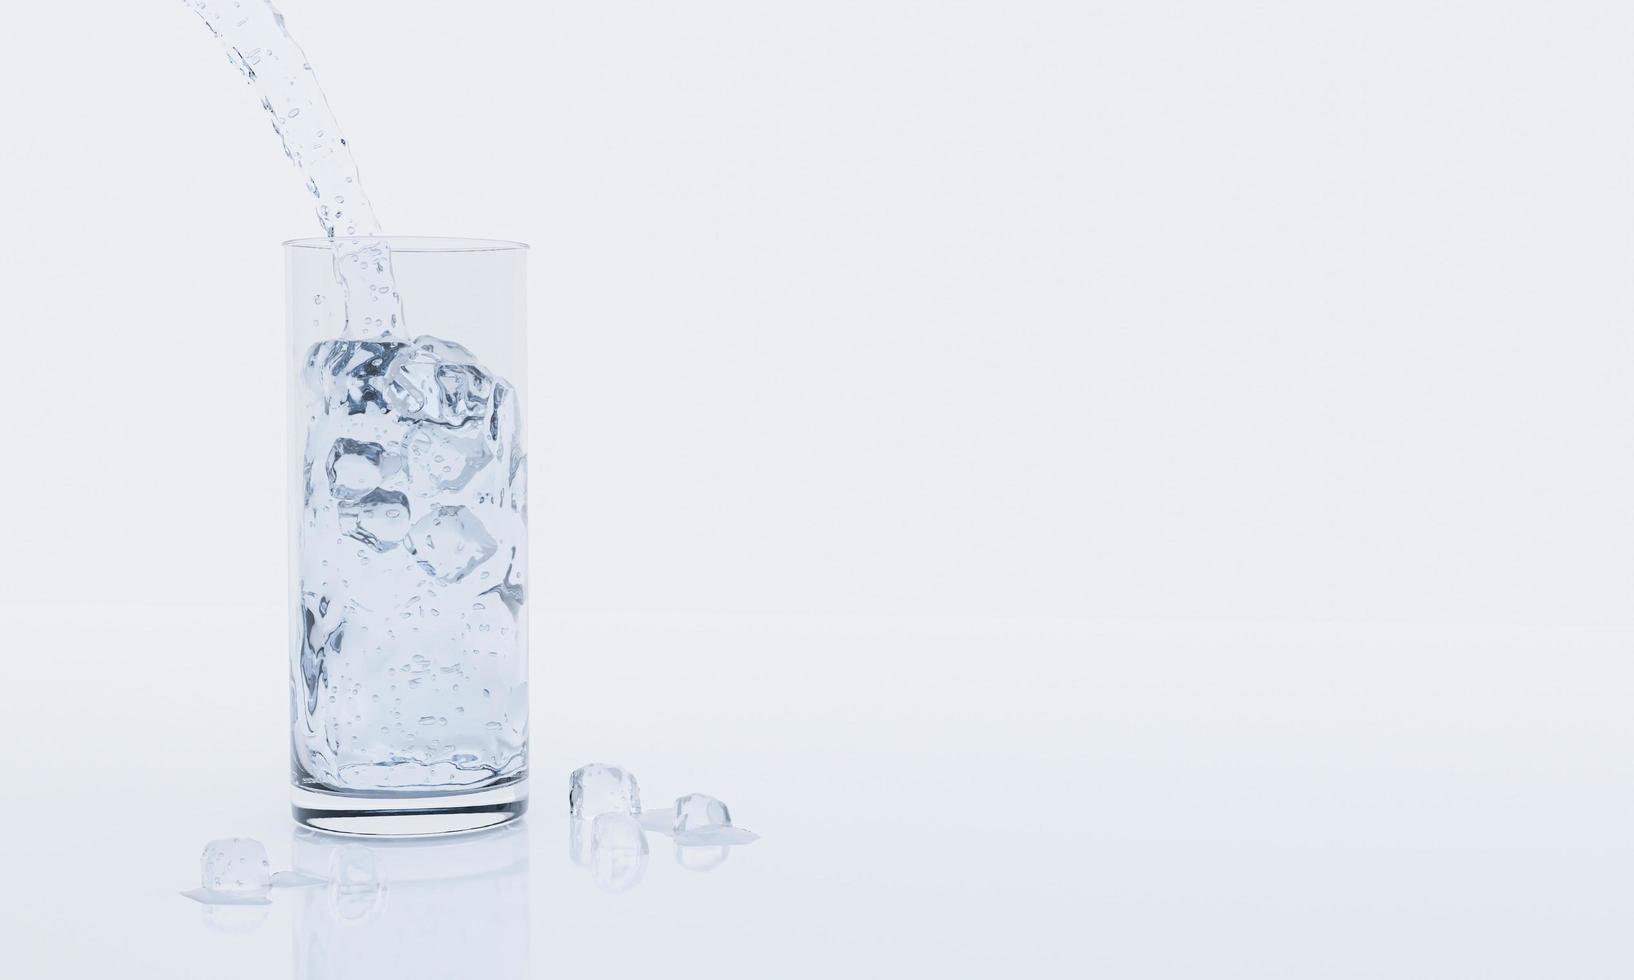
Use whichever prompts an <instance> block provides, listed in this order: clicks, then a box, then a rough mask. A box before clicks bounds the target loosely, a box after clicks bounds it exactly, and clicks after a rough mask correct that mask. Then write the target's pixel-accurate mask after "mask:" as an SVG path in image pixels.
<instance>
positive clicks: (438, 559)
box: [407, 504, 499, 583]
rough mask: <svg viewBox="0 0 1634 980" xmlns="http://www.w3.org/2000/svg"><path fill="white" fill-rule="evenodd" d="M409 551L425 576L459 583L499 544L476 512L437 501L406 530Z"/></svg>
mask: <svg viewBox="0 0 1634 980" xmlns="http://www.w3.org/2000/svg"><path fill="white" fill-rule="evenodd" d="M407 540H408V547H409V551H410V552H412V553H413V554H414V559H415V561H417V562H419V564H420V567H421V568H422V569H424V570H425V573H426V574H427V575H430V576H431V577H432V578H435V579H438V580H439V581H443V582H450V583H452V582H458V581H460V580H461V579H463V578H465V576H467V575H469V574H471V571H472V570H473V569H475V568H476V567H477V566H478V565H480V564H482V563H483V562H485V561H487V560H488V559H490V558H492V557H493V556H494V553H495V552H497V551H498V550H499V545H498V544H497V543H496V542H495V541H494V538H493V535H491V534H489V533H488V529H487V528H485V527H483V526H482V522H481V521H480V520H478V519H477V515H475V514H473V513H471V511H470V509H469V508H466V507H464V506H462V505H459V504H453V505H450V504H440V505H438V506H435V507H432V508H431V511H430V512H429V513H427V514H426V515H425V516H424V517H422V518H420V520H419V521H417V522H416V523H415V525H414V527H413V529H412V530H410V531H409V535H408V539H407Z"/></svg>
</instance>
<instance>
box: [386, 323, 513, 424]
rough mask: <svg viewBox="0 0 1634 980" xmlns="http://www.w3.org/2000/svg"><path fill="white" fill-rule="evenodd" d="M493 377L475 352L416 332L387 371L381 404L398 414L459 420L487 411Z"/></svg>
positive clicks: (441, 421)
mask: <svg viewBox="0 0 1634 980" xmlns="http://www.w3.org/2000/svg"><path fill="white" fill-rule="evenodd" d="M493 387H494V384H493V378H492V377H491V376H490V375H489V374H488V372H487V371H486V370H485V369H484V368H483V367H482V365H481V364H479V363H478V362H477V359H476V357H475V356H474V355H473V354H472V353H471V352H470V351H468V350H466V349H465V348H464V347H461V346H460V345H459V344H456V343H453V342H452V341H447V340H440V339H438V338H436V337H430V336H423V337H416V338H415V339H414V340H413V342H411V343H410V344H409V345H408V347H407V348H405V349H404V350H401V351H398V352H397V354H396V356H395V357H393V358H392V359H391V364H390V366H389V367H388V368H387V371H386V379H385V386H384V392H385V397H386V404H387V405H388V406H390V408H391V410H392V411H394V412H396V413H397V414H398V415H400V416H402V417H404V418H408V419H414V420H417V421H427V422H436V423H438V424H440V425H460V424H462V423H464V422H466V421H468V420H470V419H475V418H480V417H482V416H485V415H487V414H488V403H489V399H490V398H491V396H492V394H493Z"/></svg>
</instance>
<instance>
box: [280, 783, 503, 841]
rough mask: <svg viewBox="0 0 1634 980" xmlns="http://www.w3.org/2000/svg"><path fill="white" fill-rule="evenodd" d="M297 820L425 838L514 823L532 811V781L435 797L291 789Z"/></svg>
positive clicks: (318, 826) (325, 827)
mask: <svg viewBox="0 0 1634 980" xmlns="http://www.w3.org/2000/svg"><path fill="white" fill-rule="evenodd" d="M290 798H291V809H292V810H293V811H294V814H295V820H296V822H297V823H300V824H301V825H303V826H306V827H311V828H312V829H313V830H322V831H326V832H328V833H331V834H354V835H363V836H373V837H424V836H428V835H433V834H457V833H460V832H462V831H469V830H483V829H486V828H488V827H498V826H500V825H501V824H506V823H510V822H511V821H512V820H515V819H516V818H517V817H520V816H521V815H522V814H523V813H524V812H526V811H527V809H528V781H527V780H526V779H521V780H517V781H516V782H512V783H506V784H505V785H504V786H498V787H492V788H488V789H477V790H472V791H471V792H467V793H438V794H435V795H425V796H412V795H400V794H393V795H389V796H387V795H376V796H351V795H342V794H339V793H320V792H315V791H313V790H309V789H303V788H301V787H299V786H295V787H291V789H290Z"/></svg>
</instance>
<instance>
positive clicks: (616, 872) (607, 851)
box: [590, 813, 647, 892]
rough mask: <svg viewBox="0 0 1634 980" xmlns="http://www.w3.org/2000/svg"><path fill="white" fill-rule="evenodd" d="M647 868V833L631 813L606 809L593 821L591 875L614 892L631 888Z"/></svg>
mask: <svg viewBox="0 0 1634 980" xmlns="http://www.w3.org/2000/svg"><path fill="white" fill-rule="evenodd" d="M646 870H647V835H646V834H644V833H642V832H641V821H639V820H637V819H636V818H635V817H632V816H631V815H629V814H628V813H603V814H602V815H601V816H599V817H597V818H596V819H595V820H592V821H591V822H590V876H591V878H593V879H595V882H596V884H597V885H599V886H600V887H602V888H603V889H605V890H607V891H610V892H622V891H628V890H629V889H631V888H634V887H635V886H636V884H637V883H638V882H640V881H641V876H642V875H643V874H645V873H646Z"/></svg>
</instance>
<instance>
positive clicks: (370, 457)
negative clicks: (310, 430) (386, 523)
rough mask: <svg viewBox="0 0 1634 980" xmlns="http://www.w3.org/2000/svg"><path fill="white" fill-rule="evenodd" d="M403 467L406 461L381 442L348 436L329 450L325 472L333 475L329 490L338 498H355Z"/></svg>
mask: <svg viewBox="0 0 1634 980" xmlns="http://www.w3.org/2000/svg"><path fill="white" fill-rule="evenodd" d="M401 468H402V460H401V459H399V458H398V457H397V456H395V455H393V454H391V453H388V452H387V451H386V447H385V446H382V445H381V444H380V443H378V442H360V441H358V440H356V439H347V438H345V437H344V436H343V437H341V438H339V439H336V440H335V444H334V445H333V446H332V447H330V449H329V459H328V462H326V463H325V464H324V472H325V473H327V474H328V475H329V492H330V493H332V494H334V496H335V499H337V500H346V501H355V500H360V499H362V498H363V497H364V496H365V495H367V494H368V493H369V492H370V491H372V490H374V489H375V488H376V487H378V486H380V484H382V483H384V482H386V480H387V479H388V478H390V477H391V476H393V475H395V474H396V473H397V472H398V470H399V469H401Z"/></svg>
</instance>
